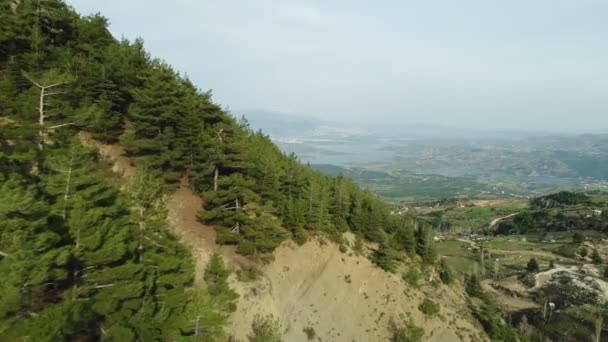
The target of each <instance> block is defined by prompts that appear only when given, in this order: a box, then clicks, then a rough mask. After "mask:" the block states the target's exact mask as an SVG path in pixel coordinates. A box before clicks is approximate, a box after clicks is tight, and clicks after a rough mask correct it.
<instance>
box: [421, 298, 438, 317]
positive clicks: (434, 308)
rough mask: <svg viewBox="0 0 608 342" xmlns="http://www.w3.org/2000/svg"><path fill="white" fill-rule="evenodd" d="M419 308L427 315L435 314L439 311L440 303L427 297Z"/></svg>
mask: <svg viewBox="0 0 608 342" xmlns="http://www.w3.org/2000/svg"><path fill="white" fill-rule="evenodd" d="M418 310H420V311H422V313H424V314H425V315H427V316H434V315H435V314H437V313H438V312H439V305H438V304H437V303H435V302H433V301H432V300H430V299H428V298H425V299H424V301H423V302H422V304H420V306H418Z"/></svg>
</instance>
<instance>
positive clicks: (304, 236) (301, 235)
mask: <svg viewBox="0 0 608 342" xmlns="http://www.w3.org/2000/svg"><path fill="white" fill-rule="evenodd" d="M307 240H308V232H307V231H306V229H304V228H302V227H298V228H296V229H295V231H294V232H293V241H295V242H296V243H297V244H298V245H300V246H302V245H303V244H304V243H306V241H307Z"/></svg>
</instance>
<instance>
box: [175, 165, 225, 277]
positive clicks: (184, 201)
mask: <svg viewBox="0 0 608 342" xmlns="http://www.w3.org/2000/svg"><path fill="white" fill-rule="evenodd" d="M202 207H203V201H202V200H201V198H200V197H199V196H198V195H196V194H195V193H194V192H192V190H190V187H189V186H188V180H187V178H186V177H183V178H182V180H181V182H180V187H179V189H178V190H177V191H176V192H175V193H173V194H172V195H171V196H170V197H169V201H168V202H167V209H168V211H169V214H168V220H169V224H170V225H171V227H173V230H174V231H175V233H176V234H178V235H179V236H180V238H181V240H182V241H183V242H185V243H186V244H187V245H188V246H190V248H191V249H192V256H193V258H194V262H195V282H196V283H197V284H201V283H202V281H203V273H204V269H205V266H206V265H207V262H208V261H209V257H210V256H211V255H212V254H213V252H214V251H215V229H213V228H212V227H210V226H207V225H204V224H203V223H201V222H200V221H199V220H198V213H199V212H200V210H201V209H202Z"/></svg>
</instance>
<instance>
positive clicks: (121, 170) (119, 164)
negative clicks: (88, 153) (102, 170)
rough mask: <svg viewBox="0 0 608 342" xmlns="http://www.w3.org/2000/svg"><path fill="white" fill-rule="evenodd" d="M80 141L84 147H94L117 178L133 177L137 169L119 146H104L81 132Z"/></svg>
mask: <svg viewBox="0 0 608 342" xmlns="http://www.w3.org/2000/svg"><path fill="white" fill-rule="evenodd" d="M78 137H79V138H80V141H82V143H83V144H84V145H85V146H89V147H95V148H97V151H98V152H99V154H100V155H101V157H102V158H103V159H105V160H106V161H108V162H109V163H110V164H111V165H112V171H113V172H114V173H116V174H117V175H119V176H124V177H130V176H134V175H135V173H136V172H137V169H136V168H135V166H134V165H133V163H132V162H131V159H130V158H129V157H128V156H127V152H126V151H125V149H124V148H122V146H120V145H114V144H104V143H102V142H100V141H97V140H95V139H93V136H92V135H91V133H89V132H84V131H81V132H79V133H78Z"/></svg>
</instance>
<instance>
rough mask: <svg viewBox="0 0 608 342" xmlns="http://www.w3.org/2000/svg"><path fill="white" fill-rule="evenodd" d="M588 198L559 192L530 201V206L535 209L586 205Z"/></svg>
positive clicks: (578, 194)
mask: <svg viewBox="0 0 608 342" xmlns="http://www.w3.org/2000/svg"><path fill="white" fill-rule="evenodd" d="M588 203H590V198H589V196H587V195H585V194H581V193H576V192H569V191H560V192H557V193H554V194H550V195H547V196H542V197H536V198H533V199H532V200H530V206H531V207H532V208H536V209H547V208H555V207H560V206H564V205H576V204H588Z"/></svg>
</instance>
